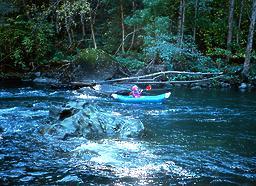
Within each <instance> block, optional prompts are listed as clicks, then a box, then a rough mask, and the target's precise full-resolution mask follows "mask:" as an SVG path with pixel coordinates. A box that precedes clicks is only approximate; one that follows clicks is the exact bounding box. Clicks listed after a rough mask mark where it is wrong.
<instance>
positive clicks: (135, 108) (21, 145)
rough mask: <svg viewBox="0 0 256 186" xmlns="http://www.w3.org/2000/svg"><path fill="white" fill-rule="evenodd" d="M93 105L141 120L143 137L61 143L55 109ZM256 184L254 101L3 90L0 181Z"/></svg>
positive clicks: (201, 95) (221, 95)
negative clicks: (54, 131) (48, 130)
mask: <svg viewBox="0 0 256 186" xmlns="http://www.w3.org/2000/svg"><path fill="white" fill-rule="evenodd" d="M71 100H76V101H79V102H85V101H90V102H94V103H97V104H98V105H99V106H101V107H104V108H106V109H109V110H111V111H112V112H113V113H114V114H119V115H124V116H128V117H131V118H136V119H140V120H141V121H142V122H143V124H144V126H145V131H144V133H143V135H142V136H141V137H140V138H129V139H122V140H121V139H116V138H105V139H99V140H87V139H85V138H81V137H80V138H78V137H74V138H70V139H68V140H60V139H57V138H54V137H52V136H50V135H43V134H41V133H42V131H41V129H42V126H44V125H47V124H51V123H50V122H51V120H50V119H49V110H50V109H51V108H52V107H58V106H62V105H65V104H66V103H67V102H69V101H71ZM65 183H81V184H85V185H192V184H197V185H209V184H212V185H240V184H245V185H255V184H256V96H255V92H249V91H245V92H240V91H239V90H231V89H226V90H207V89H206V90H189V89H184V88H174V89H173V90H172V95H171V98H170V99H169V100H168V101H167V102H165V103H163V104H123V103H118V102H116V101H114V100H112V99H110V98H101V97H91V98H90V97H88V98H86V96H81V95H80V93H79V92H78V91H70V90H58V91H55V90H52V89H50V88H47V87H35V86H31V85H23V86H8V87H6V86H5V87H0V184H1V185H13V184H14V185H24V184H25V185H26V184H44V185H45V184H47V185H53V184H54V185H56V184H65Z"/></svg>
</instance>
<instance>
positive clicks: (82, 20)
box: [80, 13, 85, 40]
mask: <svg viewBox="0 0 256 186" xmlns="http://www.w3.org/2000/svg"><path fill="white" fill-rule="evenodd" d="M80 22H81V25H82V33H83V40H84V39H85V24H84V14H83V13H81V14H80Z"/></svg>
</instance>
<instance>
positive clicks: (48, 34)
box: [0, 17, 53, 69]
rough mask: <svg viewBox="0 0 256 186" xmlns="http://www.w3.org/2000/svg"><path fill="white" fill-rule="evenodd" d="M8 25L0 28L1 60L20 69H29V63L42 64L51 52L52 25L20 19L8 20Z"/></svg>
mask: <svg viewBox="0 0 256 186" xmlns="http://www.w3.org/2000/svg"><path fill="white" fill-rule="evenodd" d="M8 23H9V26H5V27H0V47H1V49H2V50H3V53H1V59H4V60H5V61H9V65H12V64H13V66H14V67H16V68H17V67H18V68H21V69H26V68H29V67H30V63H31V62H33V63H34V64H40V63H43V62H44V59H45V58H46V57H47V55H48V53H50V51H51V50H52V36H53V29H52V25H51V24H49V23H47V22H43V23H41V24H40V25H38V23H36V22H34V21H33V20H31V21H28V22H26V21H23V20H22V19H21V18H20V17H17V19H16V20H13V19H9V20H8Z"/></svg>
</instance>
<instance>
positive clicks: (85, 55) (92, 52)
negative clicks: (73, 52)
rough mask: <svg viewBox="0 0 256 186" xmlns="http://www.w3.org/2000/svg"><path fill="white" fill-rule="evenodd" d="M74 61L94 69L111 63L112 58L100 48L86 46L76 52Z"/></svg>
mask: <svg viewBox="0 0 256 186" xmlns="http://www.w3.org/2000/svg"><path fill="white" fill-rule="evenodd" d="M76 61H77V62H79V63H82V64H85V65H86V66H87V67H88V69H94V68H96V67H101V66H108V65H111V63H112V62H113V58H112V57H111V56H110V55H109V54H107V53H106V52H105V51H103V50H101V49H94V48H86V49H82V50H81V51H79V52H78V56H77V59H76Z"/></svg>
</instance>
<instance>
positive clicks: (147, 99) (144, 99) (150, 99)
mask: <svg viewBox="0 0 256 186" xmlns="http://www.w3.org/2000/svg"><path fill="white" fill-rule="evenodd" d="M170 95H171V92H167V93H164V94H160V95H156V96H141V97H139V98H135V97H133V96H122V95H118V94H112V95H111V96H112V97H113V98H114V99H116V100H118V101H120V102H124V103H160V102H163V101H164V100H166V99H168V98H169V97H170Z"/></svg>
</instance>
